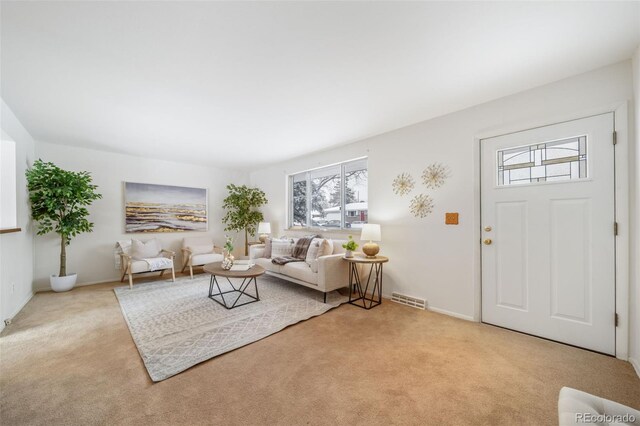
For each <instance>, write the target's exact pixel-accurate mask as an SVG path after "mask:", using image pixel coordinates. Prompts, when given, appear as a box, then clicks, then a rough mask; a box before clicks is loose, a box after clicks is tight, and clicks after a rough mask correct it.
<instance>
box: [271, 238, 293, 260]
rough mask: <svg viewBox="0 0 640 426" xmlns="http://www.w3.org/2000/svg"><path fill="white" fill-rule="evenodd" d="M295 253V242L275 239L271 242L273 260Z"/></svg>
mask: <svg viewBox="0 0 640 426" xmlns="http://www.w3.org/2000/svg"><path fill="white" fill-rule="evenodd" d="M292 252H293V240H292V239H290V238H287V239H282V240H280V239H277V240H276V239H274V240H271V258H272V259H273V258H274V257H281V256H291V253H292Z"/></svg>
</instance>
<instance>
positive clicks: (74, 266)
mask: <svg viewBox="0 0 640 426" xmlns="http://www.w3.org/2000/svg"><path fill="white" fill-rule="evenodd" d="M194 155H197V154H194ZM36 156H37V158H41V159H42V160H43V161H51V162H53V163H55V164H56V165H57V166H59V167H61V168H64V169H68V170H74V171H82V170H86V171H89V172H91V174H92V177H93V181H94V183H95V184H96V185H98V192H99V193H101V194H102V197H103V198H102V199H100V200H97V201H95V202H94V204H93V205H92V206H91V207H90V208H89V212H90V217H89V220H90V221H91V222H93V223H94V224H95V227H94V231H93V232H92V233H88V234H81V235H79V236H77V237H76V238H75V239H74V240H73V241H72V242H71V245H70V246H69V247H68V249H67V271H68V272H76V273H78V283H79V284H87V283H96V282H104V281H112V280H115V279H119V278H120V276H119V275H118V271H117V270H116V269H115V266H114V257H113V249H114V245H115V243H116V241H118V240H121V239H127V238H131V237H132V236H134V238H139V239H142V240H145V239H148V238H152V237H157V238H159V239H160V240H161V241H162V242H163V245H164V247H165V248H168V249H170V250H174V251H176V254H178V255H179V254H180V253H179V252H180V246H181V241H182V238H184V237H185V236H189V235H197V236H201V235H211V236H213V237H214V238H215V241H216V244H217V245H222V244H223V243H224V231H223V228H224V226H223V225H222V221H221V219H222V216H223V214H224V213H223V209H222V207H221V206H222V200H223V198H224V197H225V196H226V194H227V190H226V188H225V186H226V185H227V184H228V183H236V184H244V183H247V181H248V175H247V174H246V173H244V172H237V171H229V170H223V169H213V168H207V167H201V166H194V165H191V164H185V163H175V162H170V161H161V160H153V159H147V158H141V157H134V156H129V155H122V154H115V153H111V152H103V151H95V150H90V149H84V148H76V147H70V146H63V145H57V144H50V143H42V142H37V143H36ZM125 181H128V182H143V183H155V184H165V185H177V186H191V187H199V188H208V189H209V231H208V232H207V233H203V232H190V233H167V234H125V233H124V210H123V208H124V201H123V182H125ZM236 241H238V242H237V243H236V245H237V246H240V245H241V244H240V243H239V242H240V241H244V240H243V238H240V237H238V238H237V239H236ZM59 252H60V241H59V239H58V238H57V236H56V234H53V233H52V234H49V235H47V236H39V237H36V239H35V259H36V264H35V270H34V273H35V277H34V279H35V287H36V289H37V290H40V289H47V288H49V275H50V274H57V273H58V262H59ZM181 261H182V258H181V257H178V258H177V260H176V267H178V265H181Z"/></svg>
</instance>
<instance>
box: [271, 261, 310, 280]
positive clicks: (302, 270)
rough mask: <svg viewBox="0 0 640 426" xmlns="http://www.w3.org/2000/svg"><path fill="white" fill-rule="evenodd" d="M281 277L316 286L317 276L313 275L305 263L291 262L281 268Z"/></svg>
mask: <svg viewBox="0 0 640 426" xmlns="http://www.w3.org/2000/svg"><path fill="white" fill-rule="evenodd" d="M280 273H281V274H283V275H287V276H289V277H292V278H296V279H299V280H300V281H304V282H307V283H309V284H315V285H318V274H316V273H314V272H313V271H312V270H311V268H310V267H309V265H307V263H306V262H292V263H287V264H286V265H284V266H282V272H280Z"/></svg>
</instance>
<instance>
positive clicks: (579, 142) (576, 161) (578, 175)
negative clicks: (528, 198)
mask: <svg viewBox="0 0 640 426" xmlns="http://www.w3.org/2000/svg"><path fill="white" fill-rule="evenodd" d="M497 160H498V161H497V173H498V186H509V185H518V184H530V183H539V182H551V181H562V180H576V179H584V178H586V177H587V176H588V175H587V136H576V137H572V138H567V139H562V140H558V141H553V142H546V143H539V144H532V145H527V146H522V147H517V148H510V149H505V150H498V151H497Z"/></svg>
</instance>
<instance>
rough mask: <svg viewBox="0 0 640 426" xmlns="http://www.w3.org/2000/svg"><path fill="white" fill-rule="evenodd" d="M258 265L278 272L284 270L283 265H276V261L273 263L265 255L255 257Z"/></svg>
mask: <svg viewBox="0 0 640 426" xmlns="http://www.w3.org/2000/svg"><path fill="white" fill-rule="evenodd" d="M254 261H255V264H256V265H260V266H262V267H263V268H264V269H265V270H267V271H271V272H276V273H278V274H280V273H281V271H282V266H280V265H276V264H275V263H271V259H265V258H264V257H259V258H257V259H254Z"/></svg>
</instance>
